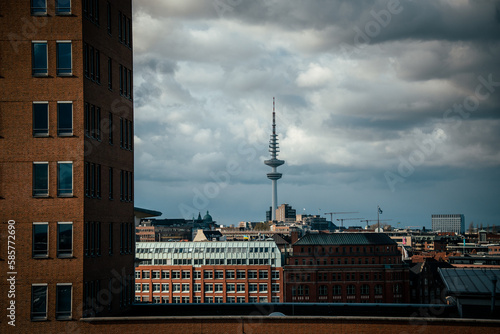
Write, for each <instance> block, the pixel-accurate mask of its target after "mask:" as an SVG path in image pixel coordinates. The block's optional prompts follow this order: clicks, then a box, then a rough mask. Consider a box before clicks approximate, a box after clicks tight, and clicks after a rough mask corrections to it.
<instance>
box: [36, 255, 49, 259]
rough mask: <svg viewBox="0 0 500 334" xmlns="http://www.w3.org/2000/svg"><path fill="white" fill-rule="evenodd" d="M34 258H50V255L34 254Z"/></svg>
mask: <svg viewBox="0 0 500 334" xmlns="http://www.w3.org/2000/svg"><path fill="white" fill-rule="evenodd" d="M32 258H33V259H48V258H49V256H48V255H33V256H32Z"/></svg>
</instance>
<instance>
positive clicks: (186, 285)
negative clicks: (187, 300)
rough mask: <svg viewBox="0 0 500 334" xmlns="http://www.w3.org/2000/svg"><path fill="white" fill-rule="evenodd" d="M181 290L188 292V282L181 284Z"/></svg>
mask: <svg viewBox="0 0 500 334" xmlns="http://www.w3.org/2000/svg"><path fill="white" fill-rule="evenodd" d="M182 292H189V284H182Z"/></svg>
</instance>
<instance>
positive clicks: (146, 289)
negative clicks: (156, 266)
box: [142, 283, 149, 292]
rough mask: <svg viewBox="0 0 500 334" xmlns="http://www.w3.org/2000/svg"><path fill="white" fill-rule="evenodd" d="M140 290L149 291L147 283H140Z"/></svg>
mask: <svg viewBox="0 0 500 334" xmlns="http://www.w3.org/2000/svg"><path fill="white" fill-rule="evenodd" d="M142 292H149V283H142Z"/></svg>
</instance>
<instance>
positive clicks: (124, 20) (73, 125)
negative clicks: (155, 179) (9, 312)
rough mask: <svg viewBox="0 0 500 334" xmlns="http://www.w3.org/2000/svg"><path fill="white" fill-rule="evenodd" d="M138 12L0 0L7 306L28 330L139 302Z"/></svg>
mask: <svg viewBox="0 0 500 334" xmlns="http://www.w3.org/2000/svg"><path fill="white" fill-rule="evenodd" d="M131 18H132V2H131V1H130V0H127V1H123V0H109V1H97V0H83V1H57V0H37V1H17V0H2V1H0V59H1V60H0V92H1V95H0V152H1V153H0V220H1V222H2V224H1V225H0V239H1V241H0V264H1V274H0V281H1V283H0V287H1V292H2V298H0V309H2V310H5V309H6V308H7V307H8V306H9V305H10V303H12V302H14V303H15V319H16V328H17V329H19V328H22V329H23V331H25V332H28V331H30V330H31V329H34V328H36V331H38V332H64V331H67V329H68V328H69V327H71V326H73V325H74V321H76V320H78V319H80V318H82V317H85V316H94V315H116V314H119V313H120V312H122V311H124V310H126V309H127V307H128V305H130V304H131V302H132V301H133V287H132V285H133V284H131V282H132V281H133V261H134V238H133V235H134V225H133V222H134V216H133V210H134V208H133V171H134V159H133V154H134V153H133V123H132V120H133V101H132V99H133V94H132V80H131V78H132V25H131ZM9 221H10V223H8V222H9ZM14 231H15V239H14V238H12V239H11V238H10V237H12V236H13V233H14ZM8 241H11V242H12V243H9V244H8ZM8 246H11V247H14V248H10V249H12V250H14V249H15V253H13V254H14V255H15V256H14V255H12V256H11V257H15V264H14V265H13V266H12V267H8V266H7V265H8V261H7V254H8ZM12 272H13V273H15V274H8V273H12ZM6 276H9V277H10V276H14V278H15V297H12V298H6V297H7V293H6V291H7V288H8V286H7V281H6ZM129 282H130V283H129ZM4 292H5V293H4ZM2 318H3V319H2V322H1V329H0V332H8V330H6V326H7V325H6V322H5V321H4V320H5V319H6V318H5V317H4V316H2ZM8 328H9V329H10V327H8Z"/></svg>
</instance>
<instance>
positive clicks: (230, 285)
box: [226, 283, 235, 292]
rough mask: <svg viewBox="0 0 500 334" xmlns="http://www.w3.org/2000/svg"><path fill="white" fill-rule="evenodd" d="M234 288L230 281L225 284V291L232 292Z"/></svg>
mask: <svg viewBox="0 0 500 334" xmlns="http://www.w3.org/2000/svg"><path fill="white" fill-rule="evenodd" d="M234 289H235V285H234V284H231V283H228V284H226V292H234V291H235V290H234Z"/></svg>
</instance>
